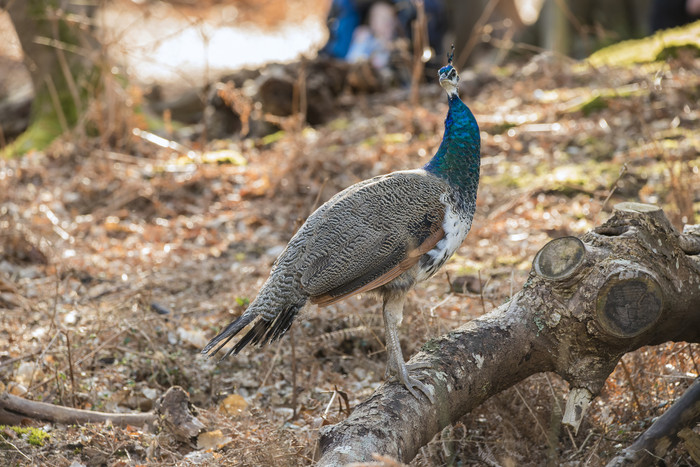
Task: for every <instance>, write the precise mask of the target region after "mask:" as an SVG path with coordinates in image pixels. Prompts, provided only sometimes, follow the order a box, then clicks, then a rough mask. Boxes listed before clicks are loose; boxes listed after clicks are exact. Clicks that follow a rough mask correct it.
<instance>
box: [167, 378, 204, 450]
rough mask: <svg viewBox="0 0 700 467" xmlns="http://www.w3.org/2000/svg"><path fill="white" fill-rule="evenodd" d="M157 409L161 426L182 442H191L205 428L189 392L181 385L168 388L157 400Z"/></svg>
mask: <svg viewBox="0 0 700 467" xmlns="http://www.w3.org/2000/svg"><path fill="white" fill-rule="evenodd" d="M155 410H156V413H157V414H158V421H159V424H160V426H161V427H162V428H164V429H166V430H167V431H168V432H170V433H171V434H172V435H173V436H175V438H176V439H178V440H180V441H182V442H191V441H192V440H193V438H194V437H195V436H197V435H198V434H199V433H200V432H201V431H202V430H204V424H203V423H202V422H200V421H199V419H198V418H197V416H196V415H197V411H196V409H195V408H194V406H193V405H192V403H191V402H190V396H189V394H187V392H185V390H184V389H182V388H181V387H179V386H173V387H171V388H170V389H168V390H167V391H166V393H165V394H164V395H163V397H161V398H160V399H158V401H156V407H155Z"/></svg>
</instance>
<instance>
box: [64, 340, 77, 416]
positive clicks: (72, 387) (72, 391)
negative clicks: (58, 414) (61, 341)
mask: <svg viewBox="0 0 700 467" xmlns="http://www.w3.org/2000/svg"><path fill="white" fill-rule="evenodd" d="M63 334H64V335H65V336H66V348H67V349H68V373H69V374H70V398H71V404H72V405H73V407H75V373H74V371H73V355H72V353H71V349H70V336H69V333H68V331H64V333H63Z"/></svg>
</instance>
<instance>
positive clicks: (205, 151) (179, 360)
mask: <svg viewBox="0 0 700 467" xmlns="http://www.w3.org/2000/svg"><path fill="white" fill-rule="evenodd" d="M653 66H654V67H655V68H654V69H650V67H652V65H649V66H647V67H637V68H614V67H610V68H597V69H596V68H592V67H572V66H570V64H568V63H565V62H561V61H559V60H555V59H554V58H552V57H550V56H546V55H543V56H537V57H535V58H533V59H532V60H530V61H529V62H528V63H526V64H525V65H524V66H521V67H516V66H515V65H513V66H509V67H505V68H503V69H499V70H496V72H493V73H488V72H483V74H482V75H481V76H479V77H478V79H479V82H480V83H482V85H480V86H469V83H466V87H465V89H467V92H466V93H463V99H464V100H465V102H467V104H468V105H469V106H470V107H471V108H472V110H473V111H474V113H475V114H476V116H477V120H478V121H479V122H480V123H481V129H482V155H483V158H482V180H483V181H482V184H481V186H480V189H479V198H478V202H477V203H478V205H477V213H476V217H475V220H474V225H473V228H472V231H471V233H470V234H469V236H468V237H467V240H466V241H465V243H464V245H463V246H462V247H461V248H460V249H459V250H458V252H457V254H456V256H455V258H453V259H452V260H451V261H450V262H449V263H448V264H447V266H446V267H445V268H444V271H442V272H440V273H438V274H437V275H436V276H435V277H434V278H432V279H431V280H429V281H428V282H427V283H426V284H424V285H422V286H420V287H418V288H417V290H416V291H415V292H413V293H412V294H411V295H410V299H409V302H408V303H407V306H406V317H405V320H404V325H403V326H402V329H401V330H400V336H401V338H402V346H403V348H404V351H405V352H406V354H408V355H411V354H413V353H414V352H416V351H417V350H418V348H419V347H420V345H422V343H424V342H425V341H427V340H428V339H430V338H431V337H435V336H438V335H440V334H442V333H445V332H447V331H449V330H451V329H453V328H455V327H457V326H458V325H460V324H462V323H464V322H466V321H469V320H470V319H473V318H474V317H477V316H480V315H482V314H483V313H486V312H488V311H490V310H492V309H494V308H495V307H497V306H498V305H500V304H501V303H503V302H504V301H506V300H508V299H509V297H510V296H511V295H512V294H513V293H515V292H517V291H518V290H519V289H520V288H521V286H522V284H523V283H524V282H525V280H526V277H527V274H528V272H529V269H530V266H531V259H532V258H533V257H534V255H535V253H536V252H537V251H538V250H539V249H540V248H541V247H542V246H543V245H544V244H545V243H546V242H547V241H548V240H550V239H552V238H556V237H560V236H563V235H580V234H582V233H584V232H586V231H588V230H590V229H591V228H592V227H594V226H595V225H598V224H600V223H601V222H602V221H604V220H605V219H606V218H607V217H608V216H609V215H610V213H611V210H612V207H613V206H614V204H615V203H617V202H620V201H627V200H630V201H641V202H648V203H656V204H660V205H661V206H662V207H663V208H664V210H665V212H666V213H667V215H668V216H669V217H670V218H671V219H672V221H673V222H674V223H675V224H676V226H677V227H680V226H681V225H682V224H684V223H696V222H700V218H699V216H698V211H699V209H698V207H699V205H700V160H699V159H698V157H697V155H698V150H699V148H700V141H699V136H698V132H697V128H698V118H699V115H698V108H697V106H696V105H695V104H693V103H696V102H698V100H699V98H700V95H699V94H698V92H699V91H698V90H699V89H700V86H699V85H700V78H698V76H700V73H699V71H700V60H698V58H692V59H689V58H687V57H685V58H684V59H670V60H668V61H666V62H659V63H655V64H654V65H653ZM631 91H633V92H631ZM346 100H347V101H349V102H350V103H351V105H346V106H345V108H344V110H343V111H342V112H341V114H340V116H339V117H338V118H337V119H336V120H334V121H332V122H330V123H329V124H327V125H324V126H319V127H316V128H310V127H309V128H305V129H303V130H302V131H292V130H287V131H283V132H281V133H279V134H277V135H276V136H275V138H273V139H269V138H268V139H266V140H262V139H261V140H243V141H213V142H211V143H208V144H207V146H206V147H203V148H202V147H200V148H199V149H197V150H196V151H195V155H196V154H201V156H196V157H193V156H192V154H191V153H190V152H189V151H190V150H189V149H187V148H191V147H197V145H196V144H195V143H192V142H187V141H182V142H178V143H177V145H165V147H164V146H163V145H157V144H152V142H149V141H147V140H145V139H144V138H142V137H140V135H132V139H131V140H130V141H128V142H126V143H125V144H122V145H120V148H119V149H118V150H117V149H114V150H112V149H110V148H105V147H102V146H100V144H99V143H98V142H96V143H95V144H94V146H91V147H78V146H76V145H72V144H71V143H70V138H69V137H66V138H65V139H64V140H62V141H59V142H58V143H56V144H55V145H54V147H52V148H51V149H50V150H49V151H47V152H45V153H32V154H29V155H27V156H26V157H24V158H22V159H18V160H10V161H3V162H2V166H1V167H0V202H1V207H0V228H1V229H2V232H3V235H2V240H1V242H0V308H2V309H3V311H2V313H1V314H0V375H1V376H2V379H1V380H2V389H3V390H4V389H8V390H11V392H12V393H13V394H17V395H21V396H23V397H26V398H30V399H36V400H42V401H46V402H51V403H54V404H61V405H69V406H75V407H77V408H84V409H91V410H102V411H116V412H120V411H122V412H129V411H139V410H141V411H147V410H150V409H151V408H152V407H153V402H154V400H155V399H157V398H158V397H159V396H161V395H162V394H163V393H164V392H165V391H166V390H167V389H168V388H169V387H171V386H175V385H179V386H181V387H183V388H184V389H185V390H186V391H188V392H189V394H190V397H191V401H192V403H193V404H194V405H195V406H196V407H197V408H198V410H199V414H200V419H201V421H202V422H203V423H204V425H205V427H206V428H205V429H204V431H203V432H202V433H201V434H200V435H199V436H198V437H197V439H193V440H191V442H189V443H188V442H183V441H178V440H176V439H174V438H173V437H172V436H170V435H169V434H168V433H167V432H165V431H161V432H158V431H157V430H153V429H151V428H149V427H126V428H119V427H114V426H110V425H88V426H69V427H58V426H51V425H45V426H44V429H45V431H46V432H47V433H48V435H49V437H48V438H47V439H46V440H44V442H43V446H35V445H30V444H29V442H28V441H26V440H24V439H22V438H18V439H13V440H12V444H13V445H14V446H15V447H16V448H17V449H12V448H11V447H6V445H3V444H2V443H1V442H0V445H2V446H3V448H2V450H0V457H2V458H3V459H4V460H5V461H6V462H7V463H13V464H24V463H34V464H51V465H66V466H67V465H96V464H104V465H142V464H149V465H175V464H198V465H273V464H274V465H290V466H291V465H309V464H312V459H313V455H314V449H315V445H314V443H315V440H316V437H317V433H318V429H319V427H320V426H322V425H325V424H328V423H335V422H337V421H339V420H342V419H343V418H345V417H346V416H347V415H348V413H349V410H351V409H352V407H354V406H356V405H357V404H359V403H360V402H361V401H362V400H364V399H365V398H367V397H368V396H369V395H370V394H371V393H372V392H373V391H374V389H376V388H377V387H378V386H379V384H381V382H382V380H383V376H384V368H385V352H384V345H383V337H382V335H383V333H382V323H381V319H380V315H379V305H378V304H377V303H376V302H375V301H374V300H372V299H370V298H368V297H364V296H359V297H354V298H351V299H348V300H346V301H344V302H342V303H339V304H337V305H333V306H329V307H327V308H322V309H315V308H314V309H312V310H311V311H310V312H309V313H308V315H307V316H304V317H301V318H300V319H298V320H297V322H296V324H295V326H293V327H292V329H291V330H290V333H289V335H287V336H285V338H283V339H282V340H281V341H280V342H279V343H275V344H273V345H270V346H267V347H265V348H262V349H253V350H249V351H245V352H243V353H242V354H241V355H238V356H235V357H233V358H227V359H225V360H223V361H220V362H219V361H217V359H216V358H214V359H209V358H206V357H204V356H202V355H200V354H199V350H200V349H201V347H202V346H203V344H204V343H206V341H207V340H208V339H209V338H211V337H213V336H214V335H215V334H216V333H217V332H218V331H219V330H220V329H221V328H222V327H223V326H225V325H226V324H227V323H228V322H229V321H230V320H231V319H232V318H234V317H235V316H238V315H239V314H240V313H242V312H243V310H244V309H245V307H246V305H247V304H248V303H249V302H250V301H251V300H252V299H253V298H254V296H255V294H256V292H257V291H258V289H259V288H260V286H261V285H262V283H263V282H264V280H265V279H266V277H267V274H268V272H269V269H270V267H271V265H272V263H273V261H274V260H275V258H276V256H277V255H278V254H279V253H280V252H281V251H282V249H283V247H284V245H285V244H286V241H287V240H288V239H289V238H290V237H291V236H292V235H293V233H294V231H295V230H296V229H297V228H298V227H299V226H300V225H301V222H303V220H304V219H305V218H306V217H307V216H308V215H309V214H310V213H311V212H312V211H313V209H314V208H315V207H316V206H317V205H318V204H319V203H321V202H323V201H325V200H327V199H328V198H330V196H332V195H333V194H334V193H336V192H337V191H339V190H341V189H343V188H344V187H346V186H348V185H350V184H353V183H356V182H358V181H360V180H363V179H365V178H369V177H371V176H374V175H377V174H381V173H386V172H389V171H392V170H399V169H404V168H412V167H417V166H421V165H423V164H425V163H426V162H427V161H428V159H429V158H430V156H431V155H432V153H433V152H434V151H435V149H436V147H437V146H438V145H439V142H440V139H441V136H442V121H443V119H444V115H445V112H446V109H447V105H446V102H445V99H444V96H443V95H442V92H441V91H440V90H439V88H438V87H437V86H436V85H434V84H431V85H426V86H424V87H423V88H422V90H421V94H420V105H419V106H417V107H411V106H410V105H408V103H407V102H408V92H407V91H404V90H395V91H389V92H386V93H384V94H378V95H357V96H349V97H348V98H347V99H346ZM593 103H595V105H593ZM183 148H184V149H183ZM197 151H199V152H197ZM292 349H294V350H292ZM292 352H293V355H294V358H293V357H292ZM698 359H700V354H699V352H698V347H697V345H688V344H685V343H670V344H665V345H662V346H657V347H649V348H643V349H640V350H639V351H637V352H633V353H631V354H629V355H627V356H625V357H624V359H623V361H624V362H625V363H626V365H627V368H628V369H629V370H630V372H631V375H632V378H631V379H630V378H628V377H626V375H625V372H624V371H622V370H621V369H620V365H618V368H617V369H616V371H615V372H614V373H613V374H612V375H611V377H610V378H609V379H608V382H607V384H606V386H605V388H604V390H603V393H602V394H601V396H600V397H599V398H598V399H596V400H595V402H594V403H593V404H592V408H591V411H590V414H589V415H588V416H587V417H586V419H585V420H584V425H583V426H582V428H581V430H580V433H579V435H578V436H576V437H574V436H573V435H572V434H570V433H567V432H566V430H563V429H562V428H561V426H560V423H559V420H560V419H561V411H562V407H563V402H564V400H565V395H566V384H565V383H564V382H563V381H562V380H561V379H560V378H558V377H557V376H556V375H553V374H539V375H535V376H532V377H530V378H528V379H527V380H526V381H524V382H522V383H520V384H518V385H516V386H515V387H514V388H511V389H509V390H507V391H504V392H502V393H501V394H499V395H497V396H495V397H493V398H492V399H490V400H489V401H488V402H486V403H485V404H484V405H483V406H481V407H479V408H478V409H477V410H475V411H473V412H472V413H471V414H469V415H467V416H465V417H464V419H463V420H462V421H460V422H459V423H457V424H455V425H453V426H451V427H448V428H446V429H445V430H444V431H443V432H442V433H441V434H439V435H437V436H436V437H435V439H434V440H433V441H432V442H431V443H429V444H428V445H427V446H426V447H425V448H424V449H422V450H421V452H420V454H419V455H418V456H417V458H416V459H415V460H414V461H413V462H412V463H411V465H417V466H418V465H441V464H446V463H455V462H458V463H461V464H463V465H473V464H480V463H494V462H495V463H498V464H501V465H541V464H542V463H546V462H550V463H554V464H559V465H578V464H580V463H585V462H587V463H590V464H593V465H600V464H602V463H604V462H605V461H606V460H607V459H610V458H611V457H612V456H613V455H615V454H616V452H617V451H618V450H619V449H620V447H622V446H625V445H627V444H629V443H631V441H632V440H633V439H634V438H635V437H636V436H637V435H638V434H640V433H641V432H642V431H644V429H646V428H647V427H648V426H649V424H650V423H651V421H652V420H653V418H654V417H656V416H658V415H659V414H661V413H662V412H663V410H664V409H665V408H666V407H668V406H669V405H670V403H671V402H672V401H673V400H674V399H675V398H677V397H679V396H680V394H682V392H683V390H684V389H685V388H687V386H688V385H689V384H690V382H691V381H692V379H693V378H695V377H696V376H697V374H698V373H697V372H698ZM533 417H534V418H535V419H536V420H534V422H535V423H533ZM538 426H540V427H543V428H544V429H539V428H537V427H538ZM27 459H30V460H29V461H28V460H27ZM668 459H669V461H670V462H671V463H676V462H681V463H682V462H684V461H688V459H689V458H688V454H687V453H686V452H684V451H683V449H681V448H676V450H675V451H673V452H672V453H671V454H670V455H669V458H668Z"/></svg>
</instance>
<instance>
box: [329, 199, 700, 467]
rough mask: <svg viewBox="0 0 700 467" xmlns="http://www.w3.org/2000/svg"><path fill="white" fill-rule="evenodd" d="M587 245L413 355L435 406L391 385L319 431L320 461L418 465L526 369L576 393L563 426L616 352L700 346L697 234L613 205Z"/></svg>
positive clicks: (554, 245)
mask: <svg viewBox="0 0 700 467" xmlns="http://www.w3.org/2000/svg"><path fill="white" fill-rule="evenodd" d="M615 208H616V210H615V214H614V216H613V217H612V218H611V219H609V220H608V221H607V222H606V223H605V224H604V225H602V226H600V227H598V228H596V229H594V230H593V231H592V232H589V233H587V234H585V235H584V236H583V237H582V238H581V240H579V239H577V238H574V237H565V238H560V239H556V240H553V241H551V242H550V243H548V244H547V245H545V246H544V247H543V248H542V250H540V252H539V253H538V254H537V255H536V257H535V260H534V261H533V270H532V271H531V273H530V276H529V277H528V280H527V282H526V283H525V285H524V286H523V289H522V290H521V291H520V292H519V293H518V294H516V295H515V296H514V297H513V298H512V299H511V300H510V301H509V302H508V303H506V304H504V305H502V306H501V307H499V308H498V309H496V310H494V311H492V312H491V313H488V314H486V315H484V316H482V317H480V318H478V319H476V320H474V321H471V322H469V323H467V324H465V325H463V326H461V327H460V328H458V329H456V330H454V331H452V332H450V333H449V334H446V335H444V336H441V337H439V338H437V339H433V340H431V341H429V342H428V343H426V344H425V345H424V346H423V348H422V349H421V351H420V352H419V353H418V354H416V355H415V356H414V357H413V358H412V359H411V362H418V361H420V362H429V363H430V365H431V369H430V370H422V371H423V372H424V374H425V376H427V377H428V378H426V380H425V381H426V382H428V383H429V385H430V386H431V387H432V390H433V391H434V395H435V404H434V405H433V404H430V403H429V402H428V400H427V399H425V398H421V399H416V398H414V397H413V396H411V394H410V393H408V391H407V390H406V389H405V388H404V387H403V386H401V385H400V384H397V383H395V382H391V383H385V384H384V385H383V386H381V387H380V388H379V389H378V390H377V391H376V392H375V394H374V395H373V396H372V397H371V398H370V399H369V400H367V401H366V402H364V403H362V404H360V405H359V406H358V407H357V408H356V409H355V410H354V411H353V413H352V415H350V417H348V418H347V419H346V420H344V421H343V422H341V423H339V424H337V425H334V426H329V427H326V428H324V429H322V432H321V437H320V440H319V451H320V456H321V457H320V461H319V465H322V466H323V465H329V466H330V465H342V464H345V463H349V462H368V461H371V460H372V454H373V453H379V454H382V455H388V456H391V457H394V458H396V459H398V460H401V461H403V462H408V461H410V460H411V459H412V458H413V457H414V456H415V455H416V453H417V452H418V450H419V449H420V447H421V446H423V445H425V444H426V443H428V442H429V441H430V440H431V439H432V438H433V436H434V435H435V434H436V433H438V432H439V431H440V430H442V428H444V427H445V426H447V425H449V424H450V423H453V422H455V421H457V420H459V419H460V418H461V417H463V416H464V415H465V414H466V413H467V412H469V411H471V410H472V409H474V408H475V407H477V406H478V405H480V404H481V403H482V402H484V401H485V400H486V399H488V398H490V397H491V396H493V395H495V394H497V393H499V392H501V391H502V390H504V389H506V388H508V387H510V386H512V385H514V384H516V383H518V382H519V381H522V380H523V379H525V378H527V377H528V376H530V375H532V374H534V373H538V372H543V371H554V372H556V373H558V374H559V375H560V376H562V377H563V378H564V379H566V380H567V381H568V382H569V383H570V385H571V388H572V391H571V393H570V395H569V399H568V401H567V406H566V411H565V414H564V423H566V424H568V425H570V426H571V427H573V428H574V430H577V429H578V426H579V425H580V423H581V421H582V419H583V416H584V414H585V410H586V407H587V406H588V403H589V402H590V401H591V400H592V398H593V397H594V396H595V395H597V394H598V393H599V391H600V390H601V388H602V387H603V385H604V383H605V380H606V379H607V377H608V376H609V375H610V373H611V372H612V371H613V369H614V368H615V366H616V364H617V362H618V361H619V360H620V358H621V357H622V356H623V355H624V354H625V353H627V352H630V351H632V350H635V349H637V348H639V347H641V346H644V345H655V344H660V343H663V342H666V341H688V342H700V312H699V311H698V310H700V257H698V256H697V253H698V251H697V250H696V249H695V247H697V245H698V243H697V242H698V241H700V237H698V236H696V234H694V233H693V232H692V230H689V231H688V232H689V233H687V234H679V233H678V232H677V231H675V230H674V229H673V227H672V226H671V224H670V223H669V221H668V220H667V219H666V217H665V216H664V214H663V211H661V209H659V208H657V207H655V206H649V205H644V204H637V203H622V204H619V205H617V206H616V207H615Z"/></svg>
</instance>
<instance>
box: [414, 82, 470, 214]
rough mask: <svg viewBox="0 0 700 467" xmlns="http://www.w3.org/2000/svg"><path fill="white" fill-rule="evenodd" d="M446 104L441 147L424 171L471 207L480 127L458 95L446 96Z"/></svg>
mask: <svg viewBox="0 0 700 467" xmlns="http://www.w3.org/2000/svg"><path fill="white" fill-rule="evenodd" d="M449 104H450V109H449V111H448V112H447V118H445V134H444V136H443V138H442V143H441V144H440V147H439V148H438V151H437V152H436V153H435V155H434V156H433V158H432V159H430V162H428V163H427V164H426V165H425V166H424V167H423V168H424V169H425V170H426V171H428V172H430V173H432V174H433V175H436V176H438V177H441V178H444V179H445V180H447V181H448V182H449V183H450V185H452V187H453V188H455V189H456V190H457V191H458V193H459V194H460V195H461V196H460V197H461V198H462V201H463V202H467V201H471V202H472V203H473V202H474V201H475V200H476V190H477V188H478V186H479V167H480V166H481V156H480V153H481V136H480V134H479V126H478V125H477V123H476V119H475V118H474V115H473V114H472V112H471V110H469V107H467V106H466V105H465V104H464V102H462V100H461V99H460V98H459V96H458V95H457V93H455V94H453V95H449Z"/></svg>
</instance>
